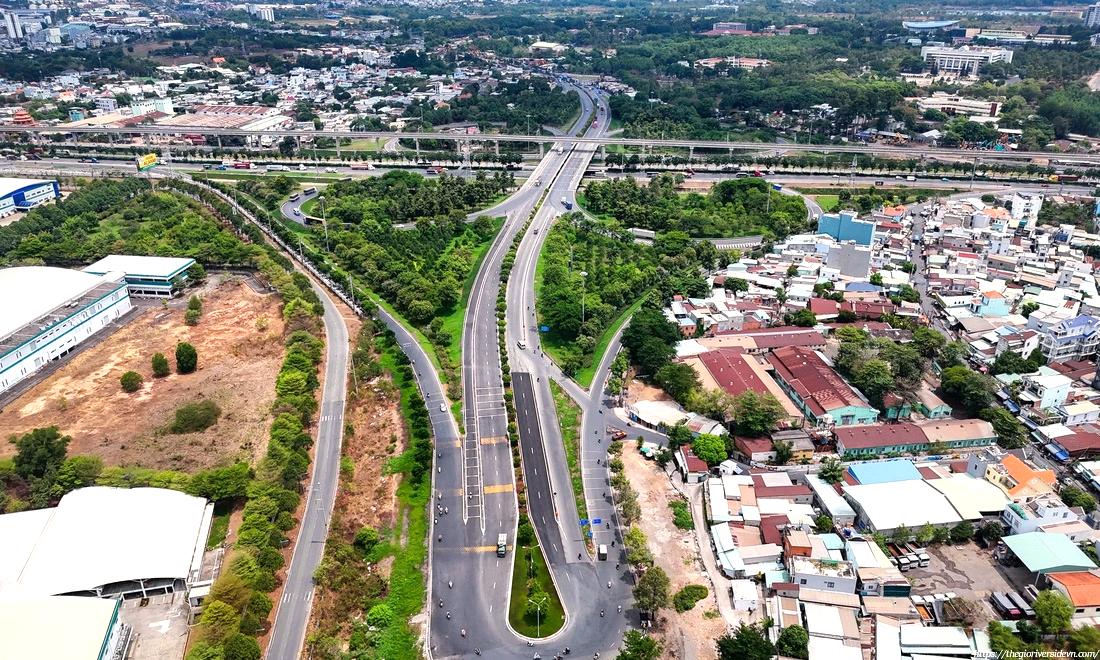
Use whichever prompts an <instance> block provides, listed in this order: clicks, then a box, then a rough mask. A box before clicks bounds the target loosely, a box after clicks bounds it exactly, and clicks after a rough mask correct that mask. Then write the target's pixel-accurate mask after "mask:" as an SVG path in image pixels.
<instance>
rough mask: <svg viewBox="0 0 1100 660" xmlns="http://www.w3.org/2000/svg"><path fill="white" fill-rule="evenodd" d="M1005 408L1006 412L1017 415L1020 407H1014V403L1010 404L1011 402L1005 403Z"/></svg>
mask: <svg viewBox="0 0 1100 660" xmlns="http://www.w3.org/2000/svg"><path fill="white" fill-rule="evenodd" d="M1005 408H1008V411H1009V412H1011V413H1019V412H1020V406H1018V405H1016V404H1015V403H1012V402H1011V401H1005Z"/></svg>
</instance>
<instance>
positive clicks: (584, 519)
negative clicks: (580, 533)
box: [581, 518, 588, 527]
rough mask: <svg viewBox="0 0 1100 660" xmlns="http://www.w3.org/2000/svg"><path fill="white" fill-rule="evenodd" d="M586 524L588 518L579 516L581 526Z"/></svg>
mask: <svg viewBox="0 0 1100 660" xmlns="http://www.w3.org/2000/svg"><path fill="white" fill-rule="evenodd" d="M587 524H588V518H581V527H584V526H585V525H587Z"/></svg>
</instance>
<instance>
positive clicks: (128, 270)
mask: <svg viewBox="0 0 1100 660" xmlns="http://www.w3.org/2000/svg"><path fill="white" fill-rule="evenodd" d="M194 263H195V260H194V259H185V258H182V257H143V256H133V255H128V254H111V255H108V256H106V257H103V258H102V259H100V260H99V261H97V262H95V263H94V264H92V265H91V266H88V267H86V268H84V272H85V273H91V274H92V275H103V274H106V273H111V272H120V273H125V274H126V275H129V276H131V277H155V278H164V279H171V278H173V277H176V276H177V275H179V274H180V273H182V272H183V271H185V270H187V269H188V268H190V267H191V266H192V265H193V264H194Z"/></svg>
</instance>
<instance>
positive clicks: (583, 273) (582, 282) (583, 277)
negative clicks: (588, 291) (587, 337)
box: [581, 270, 588, 325]
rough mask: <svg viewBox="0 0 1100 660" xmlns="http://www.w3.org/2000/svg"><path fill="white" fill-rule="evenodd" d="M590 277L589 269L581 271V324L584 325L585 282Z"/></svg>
mask: <svg viewBox="0 0 1100 660" xmlns="http://www.w3.org/2000/svg"><path fill="white" fill-rule="evenodd" d="M586 277H588V271H584V270H582V271H581V325H584V283H585V278H586Z"/></svg>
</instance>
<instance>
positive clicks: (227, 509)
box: [206, 500, 233, 550]
mask: <svg viewBox="0 0 1100 660" xmlns="http://www.w3.org/2000/svg"><path fill="white" fill-rule="evenodd" d="M232 513H233V505H232V503H231V502H230V501H229V500H222V501H221V502H218V503H216V504H215V505H214V518H213V519H212V520H211V522H210V538H208V539H207V540H206V549H207V550H213V549H214V548H216V547H218V546H219V545H221V544H222V542H224V541H225V536H226V534H227V533H228V532H229V516H230V515H231V514H232Z"/></svg>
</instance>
